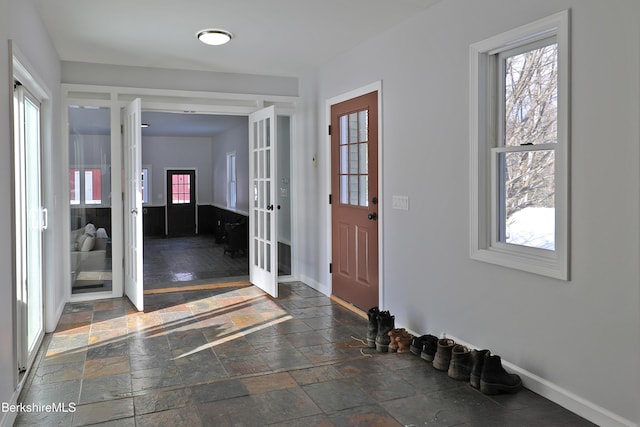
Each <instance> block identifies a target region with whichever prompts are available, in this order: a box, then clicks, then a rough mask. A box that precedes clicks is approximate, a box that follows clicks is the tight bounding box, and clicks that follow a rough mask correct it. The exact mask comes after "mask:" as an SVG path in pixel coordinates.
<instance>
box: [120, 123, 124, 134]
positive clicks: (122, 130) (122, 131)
mask: <svg viewBox="0 0 640 427" xmlns="http://www.w3.org/2000/svg"><path fill="white" fill-rule="evenodd" d="M120 134H122V135H124V125H120Z"/></svg>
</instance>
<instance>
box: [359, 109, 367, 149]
mask: <svg viewBox="0 0 640 427" xmlns="http://www.w3.org/2000/svg"><path fill="white" fill-rule="evenodd" d="M358 128H359V134H358V140H359V141H360V142H365V141H369V110H364V111H360V112H359V113H358Z"/></svg>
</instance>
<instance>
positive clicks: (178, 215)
mask: <svg viewBox="0 0 640 427" xmlns="http://www.w3.org/2000/svg"><path fill="white" fill-rule="evenodd" d="M167 234H168V235H169V237H177V236H194V235H195V234H196V172H195V170H193V169H188V170H169V171H167Z"/></svg>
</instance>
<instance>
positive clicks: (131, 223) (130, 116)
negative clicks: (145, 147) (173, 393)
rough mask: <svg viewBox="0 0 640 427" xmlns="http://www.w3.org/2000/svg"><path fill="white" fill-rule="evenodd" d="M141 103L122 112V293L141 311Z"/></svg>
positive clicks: (130, 105)
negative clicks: (123, 189) (123, 251)
mask: <svg viewBox="0 0 640 427" xmlns="http://www.w3.org/2000/svg"><path fill="white" fill-rule="evenodd" d="M141 104H142V102H141V100H140V98H137V99H135V100H134V101H133V102H132V103H131V104H129V105H127V106H126V107H125V109H124V135H123V138H124V158H125V159H124V160H125V162H124V165H125V167H124V179H125V197H124V232H125V243H124V244H125V255H124V264H125V268H124V276H125V277H124V280H125V282H124V292H125V294H126V295H127V297H129V299H130V300H131V302H132V303H133V305H134V306H135V307H136V308H137V309H138V310H139V311H143V310H144V291H143V282H142V131H141V128H140V125H141V115H142V113H141Z"/></svg>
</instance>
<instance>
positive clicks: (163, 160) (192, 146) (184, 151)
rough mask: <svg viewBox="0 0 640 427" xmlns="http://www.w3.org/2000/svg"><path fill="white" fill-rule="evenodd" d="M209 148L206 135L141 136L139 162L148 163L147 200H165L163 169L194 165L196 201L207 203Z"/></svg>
mask: <svg viewBox="0 0 640 427" xmlns="http://www.w3.org/2000/svg"><path fill="white" fill-rule="evenodd" d="M212 150H213V148H212V138H210V137H173V136H143V137H142V164H143V166H146V165H151V166H152V168H151V194H150V195H151V196H152V197H151V199H150V200H149V204H150V205H158V206H164V205H165V203H166V193H167V184H166V182H167V181H166V179H167V177H166V174H165V170H166V169H196V203H197V204H198V205H209V204H211V201H212V194H213V177H212V165H211V155H212Z"/></svg>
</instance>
